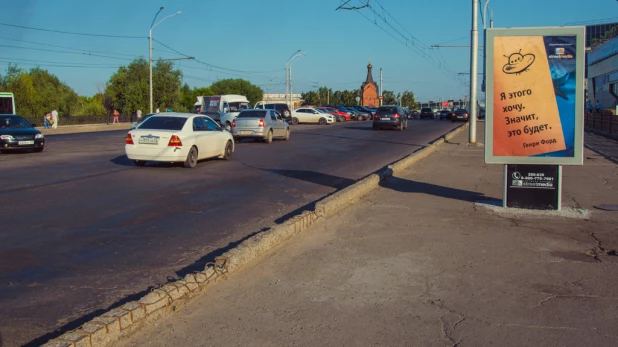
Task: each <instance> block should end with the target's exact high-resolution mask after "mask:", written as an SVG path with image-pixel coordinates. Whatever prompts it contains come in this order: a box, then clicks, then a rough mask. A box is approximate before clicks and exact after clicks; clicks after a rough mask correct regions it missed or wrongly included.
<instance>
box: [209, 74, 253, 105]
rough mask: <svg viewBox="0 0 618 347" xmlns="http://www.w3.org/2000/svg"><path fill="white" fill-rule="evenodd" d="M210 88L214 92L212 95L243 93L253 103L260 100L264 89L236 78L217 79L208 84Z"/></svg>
mask: <svg viewBox="0 0 618 347" xmlns="http://www.w3.org/2000/svg"><path fill="white" fill-rule="evenodd" d="M210 89H211V90H212V91H213V92H214V95H224V94H239V95H244V96H246V97H247V99H249V102H250V103H251V104H252V105H253V104H255V103H256V102H258V101H261V100H262V97H263V96H264V91H263V90H262V88H260V87H258V86H256V85H253V84H251V82H249V81H246V80H243V79H241V78H237V79H225V80H221V81H217V82H215V83H213V84H212V85H211V86H210Z"/></svg>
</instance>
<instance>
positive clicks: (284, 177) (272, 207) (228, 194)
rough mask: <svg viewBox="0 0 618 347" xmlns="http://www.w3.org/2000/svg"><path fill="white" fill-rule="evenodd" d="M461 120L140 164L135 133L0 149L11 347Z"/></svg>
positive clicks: (1, 251) (3, 278) (45, 334)
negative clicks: (130, 143)
mask: <svg viewBox="0 0 618 347" xmlns="http://www.w3.org/2000/svg"><path fill="white" fill-rule="evenodd" d="M456 125H457V124H453V123H451V122H446V121H438V120H410V122H409V129H408V130H407V131H403V132H398V131H372V130H371V124H370V122H346V123H337V124H334V125H329V126H318V125H299V126H296V127H293V129H292V136H291V140H290V141H289V142H285V141H275V142H273V143H272V144H264V143H258V142H252V141H247V142H243V143H241V144H237V146H236V151H235V153H234V155H233V158H232V161H230V162H227V161H222V160H208V161H202V162H200V163H199V164H198V166H197V167H196V168H195V169H185V168H183V167H182V166H180V165H172V164H149V165H147V166H146V167H139V168H138V167H135V166H133V164H132V162H130V161H129V160H128V159H127V158H126V156H125V155H124V137H125V134H126V131H118V132H101V133H82V134H71V135H56V136H48V137H47V143H46V150H45V152H44V153H40V154H35V153H22V154H1V155H0V177H1V179H2V184H1V185H0V206H1V207H0V211H1V212H0V221H1V222H2V224H1V226H2V227H1V228H0V345H2V346H17V345H23V344H31V345H38V344H40V343H41V342H44V341H46V340H48V339H49V338H53V337H55V336H56V335H58V334H59V333H61V332H64V331H66V330H70V329H73V328H76V327H78V326H79V325H81V324H82V323H84V322H85V321H88V320H89V319H91V318H92V317H93V316H95V315H98V314H101V313H103V312H104V311H105V310H107V309H108V308H110V307H114V306H117V305H120V304H122V303H124V300H135V299H137V298H139V297H140V296H141V295H143V294H144V292H145V291H146V290H148V289H149V288H151V286H153V285H156V284H162V283H165V282H166V281H167V279H168V278H170V277H172V278H173V277H177V276H183V275H184V274H186V273H189V272H192V271H193V270H198V269H200V268H203V266H204V264H205V262H206V261H209V260H212V259H213V258H214V257H215V256H216V255H217V254H219V253H221V250H222V249H225V248H226V247H233V246H234V245H235V244H236V243H237V242H238V241H241V240H243V239H244V238H246V237H248V236H250V235H252V234H254V233H256V232H259V231H260V230H264V228H267V227H269V226H270V225H272V224H273V223H277V222H281V221H282V220H283V219H284V218H285V217H286V216H290V215H293V214H295V213H298V211H299V210H302V209H303V208H304V207H306V206H308V205H310V204H311V203H312V202H313V201H315V200H317V199H319V198H321V197H323V196H325V195H327V194H329V193H332V192H334V191H335V190H338V189H341V188H344V187H346V186H348V185H350V184H352V183H354V182H355V181H356V180H358V179H360V178H362V177H364V176H366V175H368V174H369V173H371V172H373V171H375V170H377V169H379V168H381V167H383V166H384V165H387V164H389V163H391V162H393V161H395V160H397V159H399V158H401V157H403V156H404V155H406V154H409V153H411V152H414V151H415V150H417V149H420V148H421V147H423V146H425V145H427V144H428V143H429V142H430V141H432V140H434V139H436V138H437V137H439V136H441V135H443V134H444V133H446V132H448V131H449V130H451V129H452V128H454V127H455V126H456Z"/></svg>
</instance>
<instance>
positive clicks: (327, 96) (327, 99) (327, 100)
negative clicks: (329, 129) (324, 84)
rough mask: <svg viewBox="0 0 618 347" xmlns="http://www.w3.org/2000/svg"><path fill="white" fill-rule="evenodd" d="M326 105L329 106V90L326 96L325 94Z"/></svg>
mask: <svg viewBox="0 0 618 347" xmlns="http://www.w3.org/2000/svg"><path fill="white" fill-rule="evenodd" d="M326 104H327V105H330V89H329V90H328V94H326Z"/></svg>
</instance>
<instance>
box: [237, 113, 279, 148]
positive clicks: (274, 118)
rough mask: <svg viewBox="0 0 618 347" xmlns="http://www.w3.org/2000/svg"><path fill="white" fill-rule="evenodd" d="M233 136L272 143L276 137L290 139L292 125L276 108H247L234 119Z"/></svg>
mask: <svg viewBox="0 0 618 347" xmlns="http://www.w3.org/2000/svg"><path fill="white" fill-rule="evenodd" d="M232 136H234V139H235V140H236V141H240V139H241V138H253V139H262V140H264V142H266V143H271V142H273V138H275V137H276V138H280V139H284V140H286V141H288V140H289V139H290V125H289V124H288V122H286V121H285V120H283V117H282V116H281V115H280V114H279V112H277V111H275V110H260V109H257V110H245V111H242V112H240V113H239V114H238V117H236V119H234V120H233V121H232Z"/></svg>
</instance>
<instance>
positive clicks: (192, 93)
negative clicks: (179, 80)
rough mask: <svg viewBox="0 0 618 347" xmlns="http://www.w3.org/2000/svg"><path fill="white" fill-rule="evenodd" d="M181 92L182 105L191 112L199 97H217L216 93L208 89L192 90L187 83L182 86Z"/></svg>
mask: <svg viewBox="0 0 618 347" xmlns="http://www.w3.org/2000/svg"><path fill="white" fill-rule="evenodd" d="M180 91H181V94H182V104H183V106H184V107H185V108H186V110H187V111H190V110H191V109H192V108H193V105H194V104H195V102H196V101H197V97H198V96H210V95H215V92H213V91H212V89H210V88H208V87H202V88H193V89H190V88H189V85H188V84H186V83H185V84H184V85H183V86H182V88H181V90H180Z"/></svg>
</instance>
